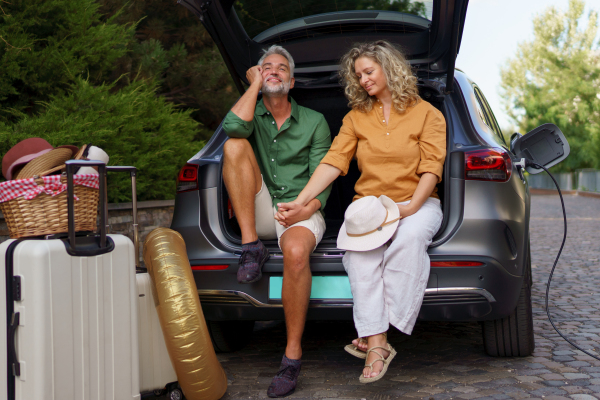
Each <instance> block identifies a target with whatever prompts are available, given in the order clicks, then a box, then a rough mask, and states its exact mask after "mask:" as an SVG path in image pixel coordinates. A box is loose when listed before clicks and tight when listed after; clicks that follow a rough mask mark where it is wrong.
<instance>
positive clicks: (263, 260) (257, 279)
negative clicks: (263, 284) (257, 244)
mask: <svg viewBox="0 0 600 400" xmlns="http://www.w3.org/2000/svg"><path fill="white" fill-rule="evenodd" d="M265 250H266V249H265ZM269 257H271V253H269V250H267V254H265V257H264V258H263V259H262V260H260V263H259V264H258V276H257V277H256V278H254V279H252V280H251V281H238V282H239V283H244V284H248V283H254V282H258V281H259V280H260V279H261V278H262V267H263V265H265V263H266V262H267V260H268V259H269Z"/></svg>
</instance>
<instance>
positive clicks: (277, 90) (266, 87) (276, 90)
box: [262, 76, 292, 97]
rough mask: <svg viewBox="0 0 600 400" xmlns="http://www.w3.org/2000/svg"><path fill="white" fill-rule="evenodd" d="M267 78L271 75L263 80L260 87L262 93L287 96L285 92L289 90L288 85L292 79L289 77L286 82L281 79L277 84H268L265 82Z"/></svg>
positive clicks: (272, 95)
mask: <svg viewBox="0 0 600 400" xmlns="http://www.w3.org/2000/svg"><path fill="white" fill-rule="evenodd" d="M269 78H271V76H268V77H267V78H266V79H265V80H264V82H263V87H262V92H263V94H266V95H268V96H271V97H283V96H287V94H288V93H289V91H290V86H291V83H292V80H291V79H290V80H289V81H287V82H284V81H282V82H281V83H279V84H278V85H277V86H273V85H270V84H269V83H267V80H268V79H269Z"/></svg>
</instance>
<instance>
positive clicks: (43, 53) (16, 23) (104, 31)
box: [0, 0, 134, 122]
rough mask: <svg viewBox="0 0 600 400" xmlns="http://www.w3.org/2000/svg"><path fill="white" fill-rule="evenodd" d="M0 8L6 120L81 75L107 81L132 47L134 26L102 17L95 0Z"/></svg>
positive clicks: (18, 0)
mask: <svg viewBox="0 0 600 400" xmlns="http://www.w3.org/2000/svg"><path fill="white" fill-rule="evenodd" d="M1 6H2V10H1V12H0V39H1V41H0V69H1V70H2V74H0V121H4V122H8V121H13V122H14V121H16V120H17V119H18V118H19V117H20V116H21V115H22V114H23V113H26V114H29V115H33V114H34V113H35V112H37V111H40V109H39V104H38V103H39V102H40V101H46V100H48V99H49V98H50V96H51V95H53V96H57V95H61V94H64V93H65V92H66V90H67V89H68V88H69V85H70V84H71V83H72V82H74V81H75V79H76V77H77V76H79V75H85V76H87V77H88V79H89V81H90V82H91V83H96V84H98V83H102V82H103V81H104V80H105V79H106V78H107V76H108V75H109V74H110V72H111V71H112V69H113V66H114V64H115V62H116V60H117V59H119V58H121V57H123V56H124V55H125V54H126V52H127V46H128V43H129V42H130V40H131V36H132V34H133V28H134V27H133V26H132V25H121V24H117V23H116V22H115V18H109V19H107V20H105V21H102V20H101V15H100V14H99V13H98V7H99V5H98V4H97V3H96V2H94V1H91V0H11V1H10V2H8V1H3V2H2V3H1Z"/></svg>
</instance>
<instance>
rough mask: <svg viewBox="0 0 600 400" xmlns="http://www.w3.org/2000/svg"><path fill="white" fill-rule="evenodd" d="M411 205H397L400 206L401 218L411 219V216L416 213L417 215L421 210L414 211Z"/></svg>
mask: <svg viewBox="0 0 600 400" xmlns="http://www.w3.org/2000/svg"><path fill="white" fill-rule="evenodd" d="M410 205H411V203H408V204H405V205H402V204H397V206H398V210H399V211H400V218H401V219H402V218H406V217H410V216H411V215H413V214H414V213H416V212H417V211H419V210H414V209H413V208H412V207H411V206H410Z"/></svg>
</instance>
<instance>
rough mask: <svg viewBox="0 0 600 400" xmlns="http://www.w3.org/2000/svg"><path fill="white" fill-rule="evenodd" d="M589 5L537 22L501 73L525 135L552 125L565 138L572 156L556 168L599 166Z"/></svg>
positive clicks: (597, 49) (574, 1)
mask: <svg viewBox="0 0 600 400" xmlns="http://www.w3.org/2000/svg"><path fill="white" fill-rule="evenodd" d="M584 8H585V4H584V2H583V1H582V0H570V2H569V9H568V10H567V11H566V12H562V11H560V10H558V9H556V8H554V7H550V8H548V9H547V10H546V11H545V12H543V13H542V14H541V15H538V16H537V17H536V18H535V19H534V39H533V40H532V41H530V42H524V43H522V44H520V45H519V49H518V51H517V54H516V56H515V58H513V59H511V60H509V61H508V65H507V66H506V67H505V68H504V69H503V70H502V73H501V75H502V90H503V92H504V95H505V101H506V107H507V110H508V112H509V115H511V117H512V118H513V119H514V121H515V122H516V123H517V124H518V126H519V127H520V129H521V130H522V131H523V132H528V131H530V130H531V129H534V128H535V127H537V126H539V125H541V124H542V123H546V122H550V123H554V124H556V125H557V126H558V127H559V128H560V129H561V130H562V131H563V133H564V134H565V135H566V137H567V139H568V141H569V144H570V146H571V155H570V156H569V157H568V158H567V159H566V160H565V161H563V162H562V163H560V164H558V165H557V168H556V169H557V170H569V171H572V170H574V169H579V168H588V167H591V168H600V45H599V43H598V40H597V33H598V13H597V11H591V12H590V13H589V15H588V20H587V26H586V27H582V26H581V25H582V22H583V19H584V18H583V17H584Z"/></svg>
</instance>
